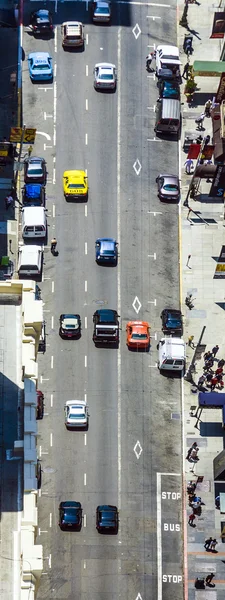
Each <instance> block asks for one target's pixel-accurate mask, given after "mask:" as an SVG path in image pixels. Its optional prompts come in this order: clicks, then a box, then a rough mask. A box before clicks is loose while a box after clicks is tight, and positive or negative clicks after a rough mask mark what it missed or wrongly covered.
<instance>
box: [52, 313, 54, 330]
mask: <svg viewBox="0 0 225 600" xmlns="http://www.w3.org/2000/svg"><path fill="white" fill-rule="evenodd" d="M52 329H54V315H52Z"/></svg>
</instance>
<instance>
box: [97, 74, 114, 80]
mask: <svg viewBox="0 0 225 600" xmlns="http://www.w3.org/2000/svg"><path fill="white" fill-rule="evenodd" d="M99 79H107V80H110V79H113V73H100V75H99Z"/></svg>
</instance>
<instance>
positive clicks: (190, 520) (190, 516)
mask: <svg viewBox="0 0 225 600" xmlns="http://www.w3.org/2000/svg"><path fill="white" fill-rule="evenodd" d="M195 519H196V516H195V515H194V513H191V515H189V517H188V525H190V526H191V527H195V523H193V521H194V520H195Z"/></svg>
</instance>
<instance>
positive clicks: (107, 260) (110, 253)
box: [95, 238, 117, 265]
mask: <svg viewBox="0 0 225 600" xmlns="http://www.w3.org/2000/svg"><path fill="white" fill-rule="evenodd" d="M95 257H96V262H97V263H98V264H107V265H108V264H113V265H116V264H117V242H116V240H115V239H114V238H98V239H97V240H96V242H95Z"/></svg>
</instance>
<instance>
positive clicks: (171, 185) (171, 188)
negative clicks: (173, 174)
mask: <svg viewBox="0 0 225 600" xmlns="http://www.w3.org/2000/svg"><path fill="white" fill-rule="evenodd" d="M164 190H167V191H169V192H177V191H178V186H177V185H175V183H166V184H165V185H164Z"/></svg>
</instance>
